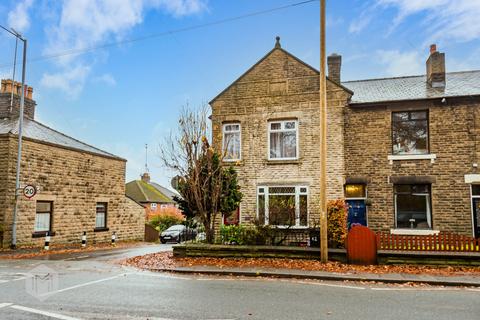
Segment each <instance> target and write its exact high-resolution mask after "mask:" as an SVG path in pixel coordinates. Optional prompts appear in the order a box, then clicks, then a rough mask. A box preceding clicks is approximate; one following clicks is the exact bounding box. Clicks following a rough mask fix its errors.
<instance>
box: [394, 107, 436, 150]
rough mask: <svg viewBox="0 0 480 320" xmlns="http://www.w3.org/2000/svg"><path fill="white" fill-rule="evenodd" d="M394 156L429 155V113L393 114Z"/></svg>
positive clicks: (407, 112) (408, 112) (405, 112)
mask: <svg viewBox="0 0 480 320" xmlns="http://www.w3.org/2000/svg"><path fill="white" fill-rule="evenodd" d="M392 145H393V150H392V151H393V154H397V155H400V154H428V153H429V150H428V111H425V110H424V111H402V112H393V113H392Z"/></svg>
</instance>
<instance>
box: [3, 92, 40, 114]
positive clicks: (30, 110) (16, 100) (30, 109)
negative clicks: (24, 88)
mask: <svg viewBox="0 0 480 320" xmlns="http://www.w3.org/2000/svg"><path fill="white" fill-rule="evenodd" d="M11 97H12V96H11V94H10V93H0V119H4V118H11V117H18V115H19V113H20V96H19V95H16V94H14V95H13V107H12V110H11V112H10V99H11ZM35 106H36V103H35V101H33V100H31V99H27V98H26V99H25V105H24V115H25V116H26V117H28V118H30V119H34V118H35Z"/></svg>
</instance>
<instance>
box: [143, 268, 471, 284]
mask: <svg viewBox="0 0 480 320" xmlns="http://www.w3.org/2000/svg"><path fill="white" fill-rule="evenodd" d="M152 271H157V272H172V273H178V274H203V275H216V276H242V277H273V278H287V279H288V278H292V279H315V280H327V281H360V282H365V281H368V282H377V283H380V282H381V283H393V284H405V283H412V284H428V285H434V286H451V287H457V286H465V287H480V277H479V276H475V275H463V276H440V275H424V274H408V273H385V274H376V273H363V272H355V273H353V272H352V273H336V272H323V271H309V270H296V269H272V268H245V267H241V268H225V267H221V268H220V267H215V266H189V267H176V268H174V269H153V270H152Z"/></svg>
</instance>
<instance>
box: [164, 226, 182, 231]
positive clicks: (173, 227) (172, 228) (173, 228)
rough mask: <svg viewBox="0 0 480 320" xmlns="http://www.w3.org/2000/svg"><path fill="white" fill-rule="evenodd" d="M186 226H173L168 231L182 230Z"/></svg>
mask: <svg viewBox="0 0 480 320" xmlns="http://www.w3.org/2000/svg"><path fill="white" fill-rule="evenodd" d="M184 228H185V226H171V227H170V228H168V229H167V231H182V230H183V229H184Z"/></svg>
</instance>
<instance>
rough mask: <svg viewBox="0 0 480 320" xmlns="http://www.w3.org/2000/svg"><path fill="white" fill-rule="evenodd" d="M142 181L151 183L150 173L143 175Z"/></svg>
mask: <svg viewBox="0 0 480 320" xmlns="http://www.w3.org/2000/svg"><path fill="white" fill-rule="evenodd" d="M142 181H143V182H146V183H150V174H149V173H148V172H145V173H144V174H142Z"/></svg>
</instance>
